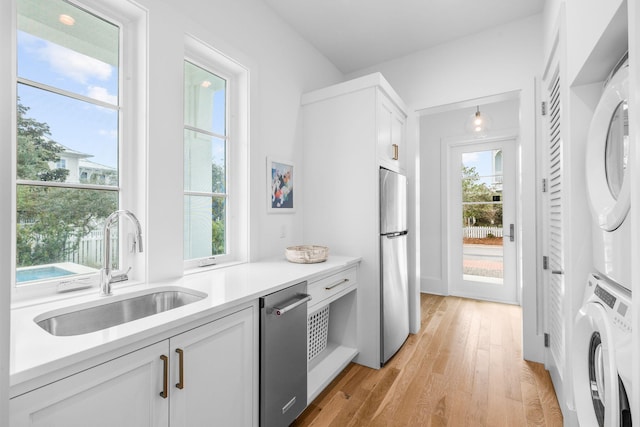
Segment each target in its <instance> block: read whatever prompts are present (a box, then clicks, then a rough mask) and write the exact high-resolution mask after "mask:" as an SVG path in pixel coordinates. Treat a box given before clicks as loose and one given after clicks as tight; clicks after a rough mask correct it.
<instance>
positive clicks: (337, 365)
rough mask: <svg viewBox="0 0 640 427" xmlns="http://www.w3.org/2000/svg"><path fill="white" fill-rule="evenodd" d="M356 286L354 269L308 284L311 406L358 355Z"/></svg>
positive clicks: (308, 391)
mask: <svg viewBox="0 0 640 427" xmlns="http://www.w3.org/2000/svg"><path fill="white" fill-rule="evenodd" d="M357 283H358V272H357V267H351V268H349V269H346V270H344V271H341V272H339V273H336V274H332V275H331V276H328V277H325V278H322V279H319V280H317V281H315V282H310V283H309V284H308V288H307V289H308V292H309V295H311V301H310V302H309V304H308V306H307V313H308V319H309V321H308V326H309V328H308V333H309V339H308V354H309V357H310V360H309V363H308V376H307V402H308V403H311V402H312V401H313V399H315V398H316V397H317V396H318V394H320V392H321V391H322V390H323V389H324V388H325V387H326V386H327V385H328V384H329V383H330V382H331V381H332V380H333V379H334V378H335V377H336V376H337V375H338V374H339V373H340V372H341V371H342V370H343V369H344V368H345V367H346V366H347V365H348V364H349V362H351V361H352V360H353V358H354V357H355V356H356V355H357V354H358V348H357V346H358V342H357V329H356V324H357V301H356V293H357V292H355V291H356V289H357Z"/></svg>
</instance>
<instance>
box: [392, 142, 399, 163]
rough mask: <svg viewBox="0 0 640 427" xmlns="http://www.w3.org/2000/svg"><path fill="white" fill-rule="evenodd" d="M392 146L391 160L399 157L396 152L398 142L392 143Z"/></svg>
mask: <svg viewBox="0 0 640 427" xmlns="http://www.w3.org/2000/svg"><path fill="white" fill-rule="evenodd" d="M392 147H393V160H398V158H399V154H398V148H399V147H398V144H392Z"/></svg>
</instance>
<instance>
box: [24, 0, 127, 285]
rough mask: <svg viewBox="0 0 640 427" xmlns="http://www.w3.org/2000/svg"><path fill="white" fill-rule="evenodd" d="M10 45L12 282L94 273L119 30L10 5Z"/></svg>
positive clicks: (117, 190) (82, 15)
mask: <svg viewBox="0 0 640 427" xmlns="http://www.w3.org/2000/svg"><path fill="white" fill-rule="evenodd" d="M16 40H17V76H18V77H17V96H18V102H17V141H16V150H17V152H16V185H17V188H16V286H17V287H21V286H23V285H27V284H38V285H44V283H43V282H47V283H54V284H55V282H56V281H58V280H60V279H61V278H67V279H68V278H69V277H70V276H75V275H78V274H95V273H97V272H98V270H99V269H100V267H101V264H102V252H101V251H102V246H103V245H102V243H103V242H102V240H101V239H102V226H103V223H104V220H105V218H106V217H107V216H108V215H109V214H110V213H111V212H113V211H114V210H117V209H118V208H119V206H120V200H121V190H122V188H121V178H120V177H121V174H120V169H121V168H120V165H119V153H120V150H121V148H122V141H121V135H122V133H123V132H122V127H123V125H122V123H123V115H122V100H123V96H122V92H123V90H122V88H121V84H120V82H121V75H122V68H123V67H122V63H121V62H122V60H121V58H122V52H121V44H122V29H121V27H120V26H119V25H118V24H117V23H115V22H114V21H113V20H108V19H105V18H104V17H103V16H99V15H98V14H97V13H93V12H90V11H88V10H86V9H84V8H82V7H79V6H77V5H75V4H73V3H71V2H67V1H63V0H47V1H46V2H42V1H39V0H18V1H17V37H16ZM96 166H99V167H100V171H99V173H96V172H95V167H96ZM94 176H95V178H96V179H93V177H94ZM106 177H108V179H107V178H106ZM112 236H114V238H115V240H116V241H115V242H113V244H112V245H111V247H112V248H113V254H112V257H111V258H112V259H113V260H114V261H115V263H116V265H114V266H113V267H114V268H117V267H118V265H117V264H118V260H119V256H118V255H119V252H120V251H119V245H118V244H117V239H118V233H112Z"/></svg>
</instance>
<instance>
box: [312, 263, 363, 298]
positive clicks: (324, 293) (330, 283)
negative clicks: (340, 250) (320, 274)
mask: <svg viewBox="0 0 640 427" xmlns="http://www.w3.org/2000/svg"><path fill="white" fill-rule="evenodd" d="M357 280H358V274H357V268H356V267H351V268H349V269H348V270H344V271H341V272H339V273H337V274H333V275H331V276H328V277H325V278H324V279H320V280H318V281H317V282H313V283H310V284H309V286H308V288H307V292H308V293H309V295H311V301H309V305H308V307H309V308H311V307H314V306H316V305H318V304H320V303H323V302H324V303H328V302H330V301H327V300H328V299H330V298H331V297H333V296H335V295H338V294H341V293H344V291H346V290H347V289H350V288H352V287H354V286H355V285H356V283H357Z"/></svg>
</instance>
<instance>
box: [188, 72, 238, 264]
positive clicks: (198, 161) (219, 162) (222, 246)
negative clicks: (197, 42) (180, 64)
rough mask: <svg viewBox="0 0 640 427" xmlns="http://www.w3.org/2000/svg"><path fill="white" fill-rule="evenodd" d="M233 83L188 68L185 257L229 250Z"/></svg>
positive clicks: (219, 253)
mask: <svg viewBox="0 0 640 427" xmlns="http://www.w3.org/2000/svg"><path fill="white" fill-rule="evenodd" d="M226 94H227V81H226V80H225V79H223V78H221V77H219V76H217V75H215V74H213V73H211V72H209V71H207V70H205V69H203V68H201V67H199V66H197V65H195V64H193V63H191V62H189V61H185V63H184V236H185V239H184V256H185V259H194V258H206V257H210V256H212V255H224V254H226V249H227V246H226V244H227V238H226V233H225V228H226V224H227V213H226V211H227V210H226V200H227V193H226V188H227V185H226V183H227V157H228V156H227V145H228V138H227V132H226V130H227V125H226V110H227V109H226V104H227V96H226Z"/></svg>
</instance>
